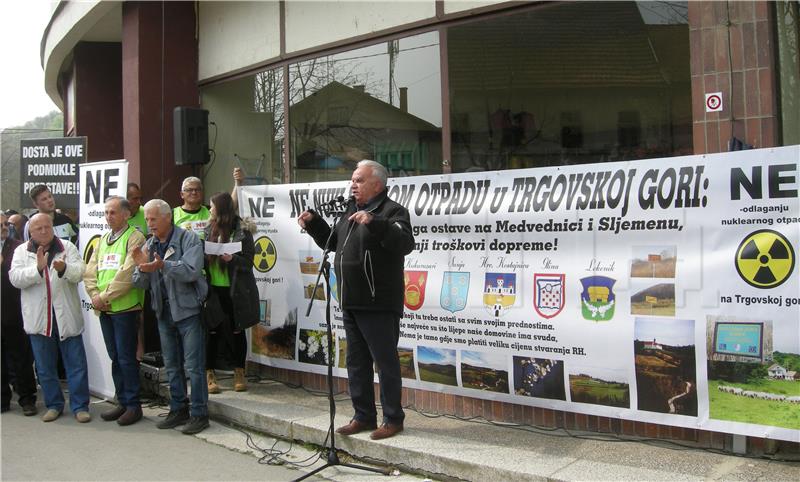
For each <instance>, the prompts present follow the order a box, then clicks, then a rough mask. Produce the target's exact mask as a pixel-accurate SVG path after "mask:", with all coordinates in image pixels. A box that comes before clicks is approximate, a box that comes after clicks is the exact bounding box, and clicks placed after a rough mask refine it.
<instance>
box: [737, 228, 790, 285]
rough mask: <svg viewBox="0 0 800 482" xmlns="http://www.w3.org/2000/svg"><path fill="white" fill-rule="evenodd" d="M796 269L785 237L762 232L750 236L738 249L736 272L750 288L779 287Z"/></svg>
mask: <svg viewBox="0 0 800 482" xmlns="http://www.w3.org/2000/svg"><path fill="white" fill-rule="evenodd" d="M793 270H794V249H793V248H792V245H791V243H789V240H788V239H786V237H785V236H784V235H782V234H781V233H779V232H777V231H773V230H771V229H761V230H759V231H754V232H752V233H750V234H748V235H747V237H745V238H744V239H743V240H742V243H741V244H740V245H739V249H737V250H736V271H737V272H738V273H739V276H741V277H742V279H743V280H744V281H745V282H746V283H747V284H749V285H751V286H755V287H756V288H761V289H769V288H775V287H776V286H780V285H781V284H782V283H783V282H784V281H786V280H787V279H788V278H789V275H791V274H792V271H793Z"/></svg>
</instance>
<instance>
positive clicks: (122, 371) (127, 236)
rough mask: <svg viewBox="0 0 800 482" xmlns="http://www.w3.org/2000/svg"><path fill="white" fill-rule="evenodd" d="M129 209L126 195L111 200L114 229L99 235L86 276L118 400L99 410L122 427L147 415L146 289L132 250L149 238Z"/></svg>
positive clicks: (107, 212)
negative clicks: (142, 376)
mask: <svg viewBox="0 0 800 482" xmlns="http://www.w3.org/2000/svg"><path fill="white" fill-rule="evenodd" d="M130 210H131V206H130V203H128V200H127V199H125V198H124V197H121V196H109V198H108V199H106V204H105V216H106V222H107V223H108V225H109V226H110V227H111V231H109V232H108V233H106V234H104V235H103V236H102V237H101V238H100V241H99V242H98V243H97V248H95V250H94V252H93V253H92V257H91V259H90V260H89V264H88V266H87V267H86V273H85V274H84V276H83V283H84V286H85V288H86V293H87V294H88V295H89V297H90V298H91V299H92V307H93V308H94V309H95V311H96V312H98V313H99V316H100V328H101V329H102V331H103V340H104V341H105V344H106V351H107V352H108V357H109V358H111V377H112V378H113V380H114V390H115V392H116V396H117V402H118V405H117V406H115V407H114V408H112V409H110V410H107V411H105V412H103V413H102V414H100V418H102V419H103V420H105V421H113V420H116V421H117V423H118V424H119V425H122V426H125V425H131V424H133V423H136V422H138V421H139V420H141V418H142V405H141V402H140V401H139V363H138V361H137V360H136V347H137V343H138V332H139V326H138V325H139V313H140V312H141V310H142V305H143V303H144V291H143V290H141V289H139V288H135V287H134V286H133V282H132V279H131V277H132V276H133V270H134V268H135V267H136V263H135V262H134V259H133V255H132V254H131V253H133V250H134V249H136V248H138V247H140V246H142V245H143V244H144V241H145V239H144V235H143V234H142V233H141V232H140V231H139V230H138V229H136V228H135V227H133V226H131V225H129V224H128V218H129V217H130Z"/></svg>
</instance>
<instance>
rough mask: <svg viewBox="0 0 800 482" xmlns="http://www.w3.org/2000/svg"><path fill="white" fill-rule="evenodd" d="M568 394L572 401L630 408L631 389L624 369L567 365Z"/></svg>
mask: <svg viewBox="0 0 800 482" xmlns="http://www.w3.org/2000/svg"><path fill="white" fill-rule="evenodd" d="M569 370H570V374H569V394H570V398H571V399H572V401H573V402H578V403H591V404H594V405H607V406H609V407H621V408H630V406H631V391H630V384H629V383H628V381H627V378H626V376H625V371H624V370H616V369H609V368H603V367H595V366H592V367H589V366H579V365H572V366H569Z"/></svg>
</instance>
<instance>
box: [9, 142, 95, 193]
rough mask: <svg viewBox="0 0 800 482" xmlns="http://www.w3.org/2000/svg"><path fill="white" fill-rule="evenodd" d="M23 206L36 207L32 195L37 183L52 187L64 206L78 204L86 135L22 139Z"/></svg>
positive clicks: (84, 159) (21, 177)
mask: <svg viewBox="0 0 800 482" xmlns="http://www.w3.org/2000/svg"><path fill="white" fill-rule="evenodd" d="M20 151H21V152H22V159H21V162H22V165H21V166H20V167H21V169H20V174H21V175H20V182H21V186H20V206H22V207H23V208H30V207H34V206H33V202H32V201H31V198H30V196H29V194H28V193H29V192H30V190H31V189H32V188H33V187H34V186H36V185H37V184H45V185H46V186H47V187H48V188H50V192H52V193H53V197H54V198H55V201H56V206H58V207H59V208H61V209H77V208H78V164H81V163H84V162H86V137H61V138H55V139H52V138H51V139H25V140H21V141H20Z"/></svg>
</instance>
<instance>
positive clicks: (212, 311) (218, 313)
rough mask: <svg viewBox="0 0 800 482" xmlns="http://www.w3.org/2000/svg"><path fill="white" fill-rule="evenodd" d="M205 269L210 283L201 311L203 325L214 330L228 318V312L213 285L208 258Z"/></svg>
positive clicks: (204, 265) (204, 264) (207, 280)
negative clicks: (223, 307)
mask: <svg viewBox="0 0 800 482" xmlns="http://www.w3.org/2000/svg"><path fill="white" fill-rule="evenodd" d="M203 271H205V274H206V282H207V283H208V294H207V295H206V300H205V301H204V302H203V309H202V311H201V312H200V317H201V318H202V319H203V325H205V327H206V328H207V329H209V330H214V329H216V328H217V327H218V326H219V325H221V324H222V322H223V321H225V320H226V319H227V318H228V314H227V313H225V310H223V309H222V303H220V301H219V295H218V294H217V290H215V289H214V287H212V286H211V276H210V275H209V269H208V260H206V261H205V262H204V263H203Z"/></svg>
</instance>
